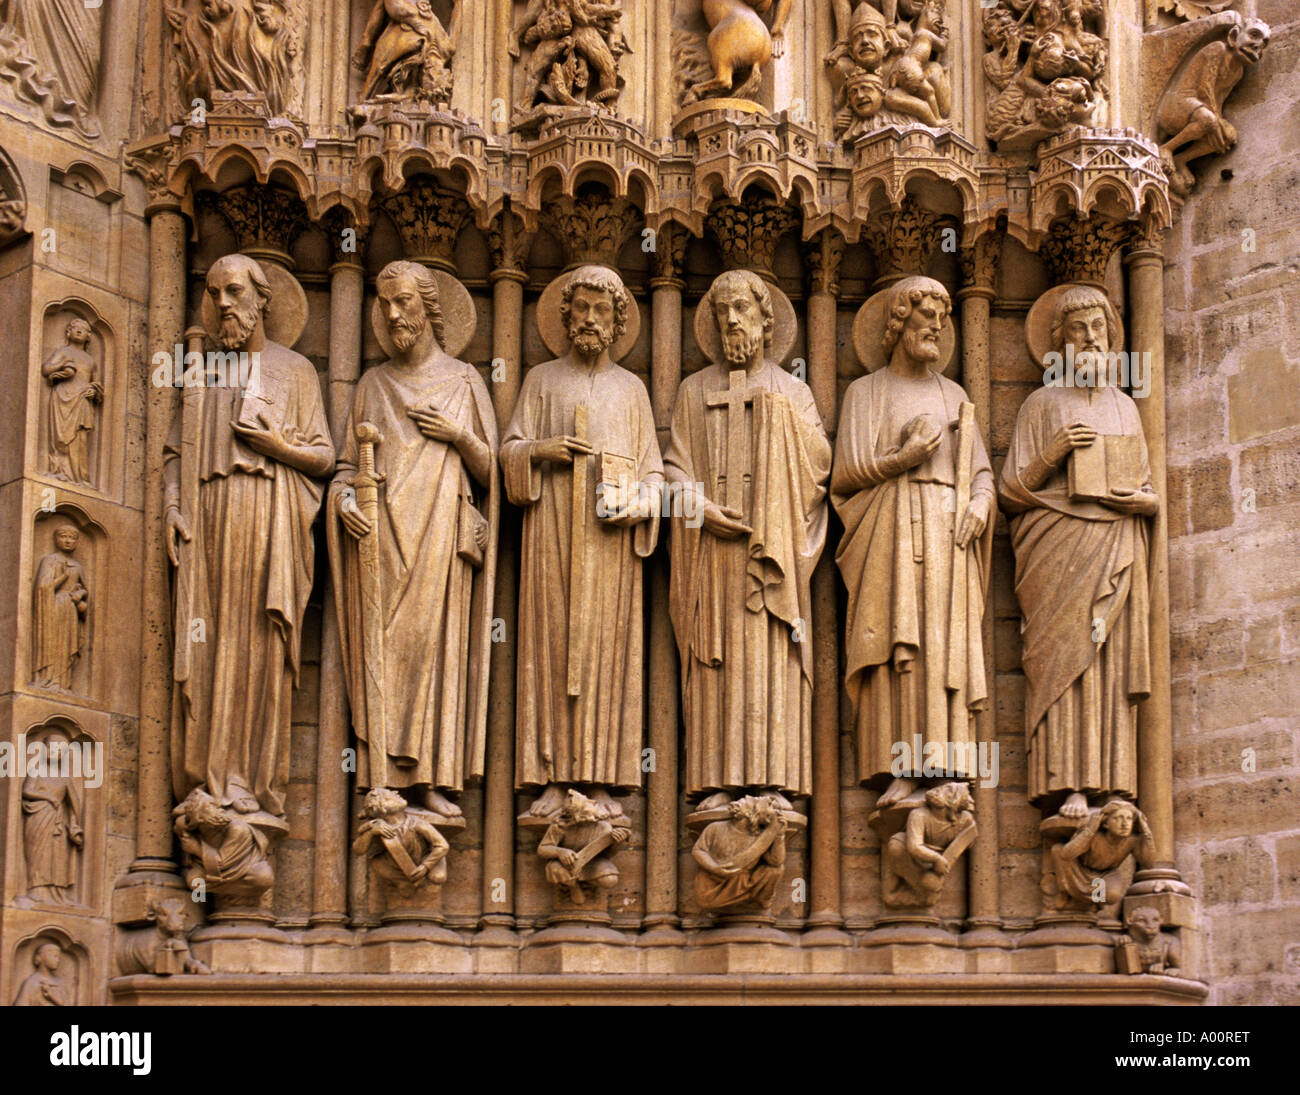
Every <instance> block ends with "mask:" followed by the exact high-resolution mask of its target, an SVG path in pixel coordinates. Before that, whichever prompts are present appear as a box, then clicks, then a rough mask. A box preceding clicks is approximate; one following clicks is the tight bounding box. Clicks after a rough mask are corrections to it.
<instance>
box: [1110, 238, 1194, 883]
mask: <svg viewBox="0 0 1300 1095" xmlns="http://www.w3.org/2000/svg"><path fill="white" fill-rule="evenodd" d="M1125 263H1126V265H1127V266H1128V271H1129V314H1130V340H1129V349H1130V350H1131V351H1134V352H1137V353H1150V355H1151V357H1150V378H1151V380H1150V383H1151V391H1150V393H1149V394H1148V395H1147V397H1146V398H1145V399H1138V400H1136V402H1137V405H1138V414H1139V415H1140V416H1141V418H1142V431H1143V433H1145V434H1146V441H1147V453H1148V455H1149V457H1150V461H1151V485H1152V487H1153V488H1154V489H1155V491H1156V493H1157V494H1158V495H1160V512H1159V514H1157V516H1156V518H1155V520H1154V521H1153V522H1152V527H1151V562H1150V571H1149V574H1150V578H1149V581H1150V598H1151V695H1150V696H1149V697H1148V698H1147V699H1146V700H1144V701H1143V702H1142V703H1141V704H1140V705H1139V707H1138V801H1139V805H1140V806H1141V808H1142V812H1143V813H1144V814H1146V817H1147V820H1148V821H1149V822H1150V823H1151V831H1152V834H1153V835H1154V837H1155V842H1156V867H1155V868H1154V869H1153V870H1151V871H1140V872H1139V873H1138V875H1137V881H1136V884H1135V885H1134V888H1133V889H1132V890H1130V891H1129V892H1130V893H1134V892H1141V891H1142V890H1144V889H1145V887H1143V886H1142V883H1143V882H1144V881H1147V882H1149V883H1154V882H1156V881H1157V880H1160V879H1166V880H1171V881H1175V882H1176V881H1178V879H1179V875H1178V872H1177V870H1176V869H1175V867H1174V749H1173V717H1172V708H1171V699H1170V682H1169V673H1170V668H1169V494H1168V492H1167V489H1166V477H1165V452H1166V444H1165V436H1166V435H1165V328H1164V312H1165V296H1164V249H1163V232H1162V231H1160V230H1158V229H1152V228H1150V227H1149V226H1148V227H1147V230H1146V231H1144V232H1142V233H1141V234H1140V235H1139V236H1138V238H1137V240H1136V241H1135V242H1134V244H1133V245H1132V246H1131V247H1130V249H1129V251H1128V254H1127V255H1126V256H1125ZM1175 888H1177V889H1182V890H1183V891H1184V892H1186V890H1185V887H1181V886H1179V887H1175Z"/></svg>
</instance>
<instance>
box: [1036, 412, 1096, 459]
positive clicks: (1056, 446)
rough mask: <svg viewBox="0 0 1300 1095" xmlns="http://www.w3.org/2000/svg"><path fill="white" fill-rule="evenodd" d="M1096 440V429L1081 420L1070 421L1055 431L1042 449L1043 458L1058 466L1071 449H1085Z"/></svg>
mask: <svg viewBox="0 0 1300 1095" xmlns="http://www.w3.org/2000/svg"><path fill="white" fill-rule="evenodd" d="M1096 440H1097V431H1096V430H1094V429H1093V428H1092V427H1091V426H1085V425H1084V424H1083V423H1082V422H1071V423H1070V424H1069V425H1068V426H1062V427H1061V428H1060V429H1059V430H1057V431H1056V434H1055V435H1054V436H1053V437H1052V440H1051V441H1050V442H1049V443H1048V446H1047V448H1046V449H1045V450H1044V451H1043V459H1044V460H1045V461H1046V462H1047V463H1049V464H1051V465H1052V467H1054V468H1056V467H1060V465H1061V462H1062V461H1063V460H1064V459H1065V458H1066V457H1067V456H1069V455H1070V453H1071V452H1072V451H1073V450H1075V449H1086V448H1087V447H1088V446H1089V445H1091V444H1092V443H1093V442H1094V441H1096Z"/></svg>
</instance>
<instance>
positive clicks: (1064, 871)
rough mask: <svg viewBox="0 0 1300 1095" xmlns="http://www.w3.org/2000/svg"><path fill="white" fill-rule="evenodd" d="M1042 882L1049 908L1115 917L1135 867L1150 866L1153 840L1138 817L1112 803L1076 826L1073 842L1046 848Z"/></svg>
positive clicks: (1136, 811)
mask: <svg viewBox="0 0 1300 1095" xmlns="http://www.w3.org/2000/svg"><path fill="white" fill-rule="evenodd" d="M1048 855H1049V857H1050V859H1049V862H1048V864H1047V865H1046V869H1045V871H1044V878H1043V891H1044V894H1045V895H1046V897H1047V905H1048V907H1049V908H1053V907H1054V908H1056V909H1075V910H1080V911H1094V912H1097V913H1098V914H1100V915H1101V916H1103V917H1115V916H1117V915H1118V914H1119V908H1120V902H1121V901H1123V899H1124V895H1125V894H1126V893H1127V892H1128V888H1129V884H1130V883H1131V882H1132V881H1133V874H1134V872H1135V871H1136V870H1137V868H1139V867H1151V866H1153V865H1154V863H1155V840H1154V838H1153V837H1152V835H1151V828H1150V826H1149V825H1148V824H1147V819H1146V818H1145V817H1144V816H1143V814H1142V811H1141V810H1139V809H1138V808H1137V807H1136V806H1134V805H1133V804H1132V803H1131V802H1126V801H1125V800H1124V799H1121V798H1114V799H1111V800H1110V801H1109V802H1108V803H1106V805H1105V806H1103V807H1102V808H1101V809H1099V810H1093V811H1092V812H1091V813H1090V814H1088V816H1087V818H1085V819H1084V820H1083V821H1081V822H1079V823H1078V828H1077V829H1075V831H1074V834H1073V836H1071V837H1070V838H1069V839H1068V840H1065V841H1054V842H1052V843H1049V844H1048Z"/></svg>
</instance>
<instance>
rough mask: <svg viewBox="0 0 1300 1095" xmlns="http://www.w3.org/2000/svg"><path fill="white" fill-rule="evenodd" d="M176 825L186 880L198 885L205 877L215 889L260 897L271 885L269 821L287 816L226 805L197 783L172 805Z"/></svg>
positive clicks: (273, 823) (237, 896) (236, 895)
mask: <svg viewBox="0 0 1300 1095" xmlns="http://www.w3.org/2000/svg"><path fill="white" fill-rule="evenodd" d="M172 818H173V828H174V829H175V832H176V836H177V838H178V839H179V841H180V845H181V851H182V852H184V853H185V867H184V876H185V882H186V884H187V885H188V886H189V887H190V889H191V890H194V888H195V883H197V882H200V881H201V882H202V883H203V885H204V886H206V887H207V888H208V889H209V890H211V891H212V892H213V893H214V894H217V895H221V896H223V897H225V896H229V897H232V898H235V899H245V898H251V899H253V900H256V899H257V898H260V897H261V896H262V894H263V893H265V892H266V891H267V890H269V889H270V888H271V883H272V882H273V881H274V880H275V874H274V871H273V869H272V867H271V862H270V860H269V859H268V858H267V850H268V848H269V847H270V840H269V838H268V837H267V834H266V832H265V829H266V828H267V827H268V826H267V825H264V824H258V822H259V821H261V820H264V821H265V822H268V823H270V827H272V828H277V827H283V822H279V823H277V822H276V819H275V818H273V817H270V816H269V815H267V814H265V813H259V814H239V813H236V812H235V811H234V810H226V809H223V808H222V806H221V804H220V803H218V802H217V800H216V799H215V798H213V797H212V796H211V795H210V794H208V793H207V792H206V791H204V790H203V788H201V787H196V788H194V790H192V791H191V792H190V793H189V794H188V795H187V796H186V797H185V801H184V802H182V803H181V804H180V805H179V806H177V807H176V809H174V810H173V811H172Z"/></svg>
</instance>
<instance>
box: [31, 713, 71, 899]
mask: <svg viewBox="0 0 1300 1095" xmlns="http://www.w3.org/2000/svg"><path fill="white" fill-rule="evenodd" d="M71 744H72V742H71V739H70V738H69V736H68V735H67V734H65V733H64V732H63V731H62V730H52V731H50V733H49V734H47V735H46V736H45V738H44V739H43V740H42V742H41V747H42V748H43V750H44V761H43V764H42V770H41V771H39V772H32V773H30V774H29V775H28V776H27V777H26V778H25V779H24V780H23V792H22V802H23V852H24V853H25V856H26V861H27V893H26V894H25V895H24V896H23V897H21V898H19V899H18V903H20V904H22V905H27V904H30V903H31V902H32V901H44V902H48V903H49V904H53V905H63V904H68V903H69V902H74V901H76V899H77V892H76V885H77V875H78V867H79V862H78V861H79V858H80V853H81V849H82V846H83V844H84V843H85V834H84V833H83V831H82V827H81V822H82V815H83V806H82V788H81V783H80V781H78V780H74V779H73V778H72V776H71V775H68V774H67V772H66V770H65V765H64V757H65V754H66V753H67V751H68V749H69V748H70V746H71Z"/></svg>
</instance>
